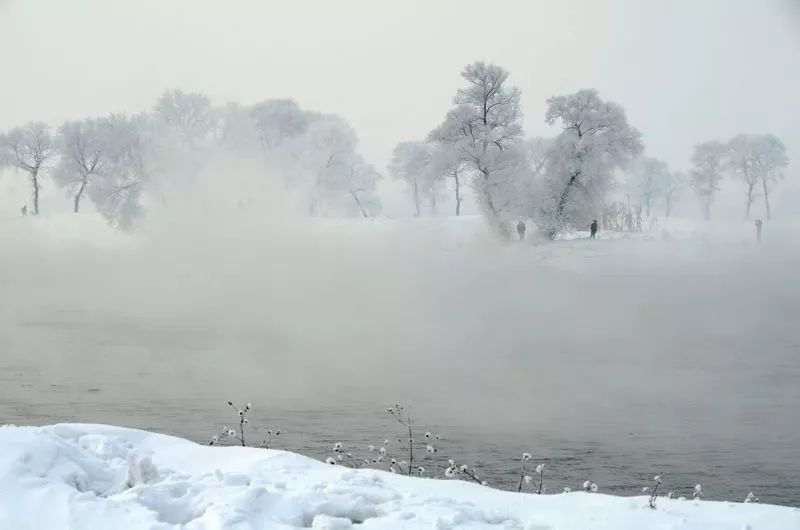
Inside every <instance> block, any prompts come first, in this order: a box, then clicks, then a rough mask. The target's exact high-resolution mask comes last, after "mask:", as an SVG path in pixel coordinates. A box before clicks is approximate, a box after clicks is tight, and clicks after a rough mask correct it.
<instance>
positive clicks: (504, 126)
mask: <svg viewBox="0 0 800 530" xmlns="http://www.w3.org/2000/svg"><path fill="white" fill-rule="evenodd" d="M508 75H509V74H508V72H507V71H506V70H504V69H503V68H501V67H500V66H497V65H495V64H487V63H484V62H476V63H473V64H471V65H468V66H467V67H466V68H465V69H464V70H463V72H462V74H461V76H462V78H463V80H464V86H463V87H462V88H461V89H459V90H458V91H457V93H456V95H455V97H454V99H453V107H452V108H451V109H450V110H449V111H448V112H447V114H446V117H445V119H444V121H443V122H442V123H441V124H440V125H438V126H437V127H435V128H434V129H433V130H432V131H431V132H430V133H429V134H428V135H427V137H426V138H425V139H423V140H419V141H411V142H401V143H400V144H398V145H397V147H396V148H395V150H394V155H393V158H392V162H391V164H390V166H389V171H390V173H391V174H392V175H393V177H395V178H397V179H400V180H402V181H404V182H405V183H407V185H408V189H409V190H410V191H411V194H412V197H413V201H414V205H415V210H416V214H417V215H420V214H421V213H422V212H423V211H424V210H425V209H430V210H431V211H433V212H435V211H436V208H437V204H438V203H439V202H440V200H441V198H442V197H443V194H444V190H445V189H446V187H447V184H448V183H450V184H451V187H452V190H453V192H454V195H455V213H456V215H458V214H460V213H461V208H462V203H463V199H464V191H465V184H467V183H468V184H469V185H470V186H471V187H472V189H474V191H475V192H476V196H477V199H478V201H479V204H480V206H481V209H482V211H483V213H484V214H485V216H486V217H487V218H488V219H489V221H490V223H491V225H492V226H493V227H495V228H497V229H498V230H499V231H500V233H501V234H506V235H507V233H508V227H509V225H510V223H511V222H512V221H513V220H514V219H518V218H530V219H533V220H534V222H535V223H536V225H537V227H538V228H539V229H540V230H541V231H542V232H543V233H544V234H545V235H546V236H547V237H550V238H554V237H556V236H557V234H558V233H560V232H561V231H563V230H566V229H570V228H574V227H577V226H585V225H587V224H588V223H589V221H590V219H592V218H594V217H598V214H599V213H600V212H602V211H603V210H604V209H605V208H607V207H608V205H609V204H610V203H609V199H608V198H609V195H610V192H611V191H612V189H613V188H614V187H615V185H616V184H617V181H618V180H620V179H619V178H618V177H620V176H621V177H622V180H624V181H625V182H624V184H625V185H626V186H627V187H628V189H629V190H632V191H634V192H635V193H636V194H637V195H638V197H639V199H640V200H641V205H642V207H643V209H644V210H645V213H646V215H648V216H649V215H650V212H651V207H652V205H653V203H654V202H655V201H656V200H662V199H663V201H664V203H665V214H666V215H667V216H669V215H670V213H671V208H672V204H673V202H674V200H675V199H676V197H677V196H678V195H679V193H680V192H681V190H683V189H684V188H691V189H692V190H693V191H694V192H695V193H696V194H697V196H698V197H699V198H700V200H701V203H702V207H703V211H704V213H705V215H706V218H708V217H709V216H710V211H711V204H712V202H713V199H714V197H715V195H716V193H717V192H718V191H719V189H720V181H721V179H722V178H723V176H725V175H731V176H735V177H737V178H739V179H740V180H742V181H743V182H744V183H745V184H746V191H747V214H748V215H749V213H750V206H751V205H752V203H753V202H754V200H755V198H756V189H757V188H759V189H760V190H761V193H762V194H763V197H764V201H765V204H766V209H767V217H769V194H770V192H771V191H772V188H773V186H774V184H775V182H776V181H777V180H778V179H780V178H782V176H783V173H782V170H783V168H785V167H786V165H787V158H786V153H785V147H784V145H783V143H782V142H781V141H780V140H779V139H778V138H776V137H775V136H772V135H764V136H752V135H739V136H737V137H736V138H733V139H732V140H731V141H729V142H728V143H725V144H723V143H721V142H705V143H702V144H700V145H698V146H696V148H695V151H694V154H693V155H692V159H691V162H692V169H691V171H690V172H689V174H688V175H686V174H683V173H680V172H674V171H670V169H669V167H668V166H667V164H666V163H664V162H662V161H660V160H657V159H654V158H650V157H646V156H644V155H643V151H644V146H643V143H642V139H641V134H640V133H639V131H638V130H637V129H636V128H634V127H632V126H631V125H630V124H629V123H628V120H627V117H626V114H625V111H624V109H623V108H622V107H621V106H620V105H618V104H616V103H614V102H610V101H606V100H603V99H601V98H600V96H599V94H598V93H597V91H595V90H580V91H578V92H575V93H573V94H566V95H559V96H554V97H551V98H550V99H548V100H547V112H546V114H545V116H544V120H545V122H546V123H548V124H550V125H555V126H557V128H558V131H559V132H558V133H557V134H556V136H555V137H552V138H532V139H531V138H525V137H524V133H523V128H522V112H521V108H520V92H519V90H518V89H517V88H516V87H513V86H511V85H510V84H509V82H508Z"/></svg>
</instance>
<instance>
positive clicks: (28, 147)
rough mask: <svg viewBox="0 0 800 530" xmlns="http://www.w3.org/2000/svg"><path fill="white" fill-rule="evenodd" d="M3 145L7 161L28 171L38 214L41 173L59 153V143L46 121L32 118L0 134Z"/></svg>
mask: <svg viewBox="0 0 800 530" xmlns="http://www.w3.org/2000/svg"><path fill="white" fill-rule="evenodd" d="M0 149H2V150H3V151H5V155H3V156H0V158H4V159H5V160H6V163H7V164H9V165H11V166H12V167H15V168H17V169H19V170H22V171H23V172H25V173H27V174H28V177H29V178H30V181H31V187H32V191H33V193H32V196H33V213H34V215H39V191H40V189H41V180H40V179H41V175H42V172H43V170H45V169H46V168H47V163H48V162H49V161H50V160H51V159H52V158H53V157H54V156H55V155H56V146H55V142H54V140H53V137H52V136H51V134H50V127H49V126H48V125H47V124H46V123H42V122H31V123H28V124H27V125H24V126H22V127H16V128H14V129H11V130H10V131H9V132H8V133H6V134H4V135H2V136H0Z"/></svg>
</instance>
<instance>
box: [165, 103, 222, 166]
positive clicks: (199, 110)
mask: <svg viewBox="0 0 800 530" xmlns="http://www.w3.org/2000/svg"><path fill="white" fill-rule="evenodd" d="M155 113H156V116H157V118H158V121H159V123H160V125H161V126H162V127H163V130H162V131H160V132H159V148H160V150H161V151H162V153H163V154H166V153H168V152H171V154H172V158H170V159H169V162H170V163H172V164H173V165H174V167H173V170H172V173H173V174H181V173H183V172H185V174H186V175H187V176H189V177H191V178H195V177H197V175H198V172H199V171H200V167H201V165H202V161H201V160H200V153H201V148H203V147H204V146H206V145H207V143H208V142H207V141H208V140H209V139H210V138H212V135H213V133H215V132H216V133H218V132H219V116H218V115H217V113H216V112H215V111H214V109H213V108H212V106H211V101H210V100H209V99H208V96H206V95H205V94H199V93H194V92H183V91H182V90H171V91H167V92H165V93H164V94H162V95H161V97H160V98H159V99H158V101H157V102H156V106H155ZM166 160H167V159H165V163H166Z"/></svg>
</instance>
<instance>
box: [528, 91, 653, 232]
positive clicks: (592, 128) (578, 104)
mask: <svg viewBox="0 0 800 530" xmlns="http://www.w3.org/2000/svg"><path fill="white" fill-rule="evenodd" d="M547 103H548V110H547V114H546V115H545V121H546V122H547V123H548V124H551V125H552V124H559V125H560V126H561V129H562V131H561V133H560V134H559V135H558V136H557V137H556V139H555V140H554V142H553V146H552V149H551V151H550V155H549V156H548V162H547V165H548V168H547V175H546V179H545V182H544V186H543V187H544V189H543V190H541V193H543V194H544V197H543V198H542V199H543V201H544V202H543V204H542V206H540V208H539V213H538V217H539V224H540V227H542V228H543V229H544V230H545V233H546V234H547V235H548V237H550V238H554V237H555V236H556V234H557V233H558V232H559V231H560V230H561V229H562V228H563V227H564V226H566V225H569V224H579V225H582V224H584V223H585V222H586V221H587V217H588V216H589V215H592V214H593V213H594V212H596V211H597V210H598V209H599V208H600V205H601V203H602V202H603V199H604V198H605V195H606V193H607V192H608V189H609V188H610V186H611V183H612V180H613V173H614V170H616V169H619V168H624V167H625V166H627V164H628V163H629V162H630V161H631V160H632V159H633V158H635V157H636V156H638V155H639V154H640V153H641V151H642V148H643V147H642V142H641V134H640V133H639V131H638V130H636V129H635V128H634V127H632V126H630V125H629V124H628V120H627V117H626V116H625V110H624V109H623V108H622V107H621V106H620V105H618V104H616V103H612V102H608V101H603V100H601V99H600V97H599V96H598V93H597V91H596V90H581V91H579V92H576V93H574V94H568V95H565V96H554V97H552V98H550V99H548V100H547Z"/></svg>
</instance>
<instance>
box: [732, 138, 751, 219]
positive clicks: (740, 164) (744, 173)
mask: <svg viewBox="0 0 800 530" xmlns="http://www.w3.org/2000/svg"><path fill="white" fill-rule="evenodd" d="M757 143H758V142H757V139H756V137H755V136H752V135H749V134H740V135H738V136H735V137H733V138H732V139H731V140H730V141H729V142H728V151H727V153H726V154H727V156H726V159H725V168H726V169H728V170H729V171H730V172H731V173H733V174H734V176H736V177H737V178H738V179H739V180H741V181H742V183H744V186H745V198H746V200H747V202H746V206H745V214H744V215H745V218H746V219H749V218H750V207H751V206H752V205H753V201H754V200H755V190H756V187H757V186H758V183H759V175H758V170H757V169H756V167H755V159H756V157H757V151H758V147H757Z"/></svg>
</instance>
